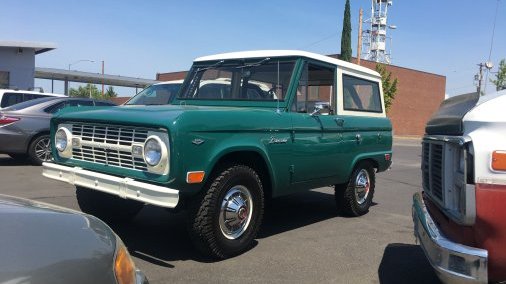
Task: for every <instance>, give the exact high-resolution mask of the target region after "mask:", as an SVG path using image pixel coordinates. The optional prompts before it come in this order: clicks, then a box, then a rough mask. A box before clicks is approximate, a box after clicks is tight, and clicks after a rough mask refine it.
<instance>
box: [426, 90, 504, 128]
mask: <svg viewBox="0 0 506 284" xmlns="http://www.w3.org/2000/svg"><path fill="white" fill-rule="evenodd" d="M505 95H506V90H503V91H499V92H496V93H492V94H488V95H485V96H478V94H477V93H471V94H466V95H460V96H456V97H452V98H450V99H447V100H445V101H443V102H442V103H441V106H440V107H439V110H438V111H437V112H436V113H435V114H434V115H433V116H432V117H431V119H430V120H429V122H427V126H426V127H425V132H426V133H427V134H429V135H457V136H460V135H464V133H466V132H468V130H466V128H469V124H470V123H471V122H473V123H474V122H492V123H493V122H502V123H504V122H506V119H505V118H504V115H503V113H504V106H505V105H506V96H505ZM466 126H467V127H466Z"/></svg>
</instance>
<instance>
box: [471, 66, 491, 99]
mask: <svg viewBox="0 0 506 284" xmlns="http://www.w3.org/2000/svg"><path fill="white" fill-rule="evenodd" d="M478 66H479V67H480V71H479V72H478V74H476V75H475V76H474V78H475V80H477V81H478V87H477V88H476V92H478V96H481V95H482V94H481V81H482V80H483V67H485V68H487V69H488V70H490V69H492V68H493V67H494V64H492V62H490V61H487V62H485V63H480V64H478Z"/></svg>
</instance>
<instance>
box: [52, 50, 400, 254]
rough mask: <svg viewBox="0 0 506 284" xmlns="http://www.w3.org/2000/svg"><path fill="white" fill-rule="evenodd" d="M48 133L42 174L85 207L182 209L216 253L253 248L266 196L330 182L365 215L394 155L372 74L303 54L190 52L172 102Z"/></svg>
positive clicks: (116, 111) (107, 213) (125, 213)
mask: <svg viewBox="0 0 506 284" xmlns="http://www.w3.org/2000/svg"><path fill="white" fill-rule="evenodd" d="M143 94H147V95H149V96H154V95H156V94H154V92H143ZM138 101H151V102H156V101H163V100H161V99H160V100H157V99H156V98H155V99H153V98H149V99H146V100H138ZM51 138H52V139H51V140H52V149H53V157H54V162H52V163H44V168H43V174H44V176H46V177H48V178H52V179H56V180H60V181H64V182H68V183H70V184H73V185H75V187H76V195H77V201H78V203H79V206H80V207H81V210H82V211H83V212H86V213H89V214H92V215H96V216H98V217H100V218H103V219H105V220H119V219H122V220H123V221H125V220H128V219H132V218H133V217H134V216H135V215H136V214H137V213H138V212H139V211H140V210H141V208H142V207H143V206H144V205H145V204H151V205H156V206H161V207H165V208H173V209H180V208H181V209H186V210H188V216H189V218H188V219H189V226H188V227H189V232H190V236H191V239H192V240H193V242H194V243H195V246H196V247H197V248H198V249H199V250H201V251H202V252H204V253H206V254H208V255H211V256H213V257H216V258H227V257H231V256H234V255H237V254H239V253H242V252H244V251H245V250H247V249H248V248H250V247H251V245H252V243H253V239H254V238H255V236H256V234H257V232H258V230H259V227H260V224H261V222H262V217H263V213H264V204H265V200H268V199H270V198H272V197H277V196H282V195H286V194H290V193H294V192H298V191H302V190H310V189H314V188H319V187H323V186H328V185H334V186H335V200H336V203H337V209H338V210H339V211H340V212H341V213H342V214H344V215H348V216H360V215H363V214H365V213H367V212H368V210H369V207H370V206H371V203H372V198H373V194H374V190H375V173H376V172H381V171H385V170H387V169H388V168H389V167H390V165H391V156H392V125H391V123H390V121H389V119H388V118H387V117H386V115H385V107H384V102H383V93H382V88H381V77H380V75H379V74H378V73H377V72H375V71H372V70H370V69H367V68H365V67H361V66H358V65H355V64H351V63H348V62H344V61H340V60H337V59H333V58H331V57H327V56H322V55H318V54H313V53H308V52H302V51H253V52H238V53H228V54H220V55H213V56H206V57H201V58H197V59H196V60H195V61H194V63H193V66H192V68H191V70H190V71H189V73H188V75H187V77H186V79H185V81H184V82H183V84H182V86H181V89H180V90H179V92H178V94H177V95H176V96H175V97H174V99H172V101H171V103H170V104H168V105H167V104H164V105H163V104H156V103H150V104H144V105H135V104H130V105H125V106H118V107H113V108H110V107H109V108H90V109H87V110H80V111H75V112H64V113H61V114H59V115H57V116H55V117H54V118H53V119H52V121H51ZM315 210H317V209H316V208H315Z"/></svg>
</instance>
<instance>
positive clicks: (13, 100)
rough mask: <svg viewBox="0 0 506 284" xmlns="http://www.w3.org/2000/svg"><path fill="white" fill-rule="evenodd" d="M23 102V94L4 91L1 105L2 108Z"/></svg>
mask: <svg viewBox="0 0 506 284" xmlns="http://www.w3.org/2000/svg"><path fill="white" fill-rule="evenodd" d="M22 102H23V94H21V93H4V95H3V97H2V102H1V103H0V106H1V107H2V108H5V107H9V106H11V105H15V104H19V103H22Z"/></svg>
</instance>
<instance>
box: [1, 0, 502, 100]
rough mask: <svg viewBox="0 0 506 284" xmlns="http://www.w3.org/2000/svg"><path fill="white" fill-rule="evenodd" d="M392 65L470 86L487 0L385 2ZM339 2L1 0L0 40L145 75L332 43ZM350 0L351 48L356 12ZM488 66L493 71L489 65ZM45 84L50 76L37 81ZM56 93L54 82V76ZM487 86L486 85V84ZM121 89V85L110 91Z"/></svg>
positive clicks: (50, 60)
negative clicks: (41, 44)
mask: <svg viewBox="0 0 506 284" xmlns="http://www.w3.org/2000/svg"><path fill="white" fill-rule="evenodd" d="M393 2H394V3H393V7H391V9H390V14H389V24H392V25H396V26H397V29H396V30H394V31H392V32H390V35H391V36H392V37H393V46H392V49H393V62H392V63H393V64H395V65H399V66H403V67H408V68H414V69H419V70H423V71H427V72H433V73H437V74H441V75H445V76H447V86H446V88H447V93H449V94H451V95H455V94H460V93H464V92H469V91H473V90H474V89H475V87H474V86H473V76H474V74H475V73H476V72H477V70H478V68H477V66H476V64H478V63H480V62H484V61H486V60H487V59H488V56H489V49H490V42H491V37H492V27H493V19H494V13H495V7H496V3H497V0H480V1H470V0H464V1H457V0H446V1H438V0H425V1H412V0H393ZM344 3H345V0H334V1H330V0H322V1H307V0H305V1H294V0H278V1H273V0H270V1H263V0H262V1H260V0H259V1H237V0H223V1H220V0H216V1H195V0H189V1H154V0H153V1H129V0H124V1H119V0H117V1H103V0H102V1H98V0H86V1H70V0H69V1H63V0H61V1H50V0H47V1H37V0H25V1H19V0H2V1H1V2H0V5H1V7H2V13H1V16H0V27H2V29H1V32H0V40H25V41H45V42H54V43H56V44H57V46H58V48H57V49H56V50H53V51H50V52H47V53H44V54H41V55H38V56H37V57H36V66H37V67H53V68H67V67H68V64H69V63H72V62H75V61H77V60H80V59H92V60H96V61H97V62H96V63H90V62H81V63H78V64H76V65H74V66H72V69H77V70H81V71H89V72H100V63H99V62H98V61H100V60H104V61H105V68H106V73H108V74H116V75H123V76H133V77H142V78H151V79H154V78H155V74H156V73H157V72H171V71H181V70H186V69H188V68H189V67H190V65H191V61H192V60H193V59H194V58H196V57H198V56H203V55H209V54H214V53H221V52H228V51H239V50H253V49H302V50H307V51H312V52H316V53H321V54H333V53H339V51H340V37H341V30H342V18H343V10H344ZM370 5H371V2H370V1H369V0H351V9H352V11H351V12H352V28H353V31H352V32H353V33H352V39H353V45H352V48H353V54H354V55H355V54H356V37H357V30H358V23H357V21H358V10H359V8H360V7H362V8H364V10H365V16H367V13H368V12H369V9H370ZM504 15H506V0H501V1H500V2H499V11H498V17H497V25H496V31H495V39H494V44H493V51H492V57H491V61H492V62H494V63H495V65H496V66H497V64H498V62H499V60H500V59H502V58H506V17H504ZM492 71H497V68H496V67H494V69H493V70H492ZM36 85H43V86H44V87H45V88H46V89H47V88H48V86H50V83H49V82H47V81H44V80H37V82H36ZM55 85H56V88H55V91H59V92H61V91H62V89H63V84H61V83H58V84H55ZM490 90H492V86H491V85H490V84H489V85H488V91H490ZM119 91H120V95H124V96H126V95H131V94H132V93H133V91H132V90H131V89H130V90H129V89H119Z"/></svg>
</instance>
